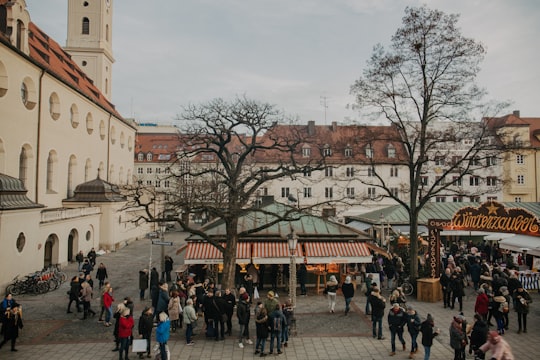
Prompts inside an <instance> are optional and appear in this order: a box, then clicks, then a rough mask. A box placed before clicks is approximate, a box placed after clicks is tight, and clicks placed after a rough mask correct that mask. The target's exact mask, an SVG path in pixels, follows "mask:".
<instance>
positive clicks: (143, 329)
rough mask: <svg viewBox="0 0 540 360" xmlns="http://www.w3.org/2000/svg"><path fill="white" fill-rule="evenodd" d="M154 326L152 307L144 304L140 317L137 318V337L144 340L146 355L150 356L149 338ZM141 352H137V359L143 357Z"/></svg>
mask: <svg viewBox="0 0 540 360" xmlns="http://www.w3.org/2000/svg"><path fill="white" fill-rule="evenodd" d="M153 327H154V314H153V312H152V308H151V307H149V306H146V307H145V308H144V310H143V311H142V314H141V317H140V318H139V325H138V330H139V337H140V338H142V339H145V340H146V357H147V358H151V357H152V356H151V355H150V348H151V342H152V340H151V338H152V329H153ZM143 354H144V353H142V352H140V353H139V359H142V358H143Z"/></svg>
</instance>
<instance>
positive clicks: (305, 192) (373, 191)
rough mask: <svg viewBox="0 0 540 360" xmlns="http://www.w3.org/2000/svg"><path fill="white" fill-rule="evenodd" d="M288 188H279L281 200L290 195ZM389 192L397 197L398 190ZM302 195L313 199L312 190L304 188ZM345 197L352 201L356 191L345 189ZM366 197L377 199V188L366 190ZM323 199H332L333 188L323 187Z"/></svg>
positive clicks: (371, 187)
mask: <svg viewBox="0 0 540 360" xmlns="http://www.w3.org/2000/svg"><path fill="white" fill-rule="evenodd" d="M290 191H291V190H290V188H288V187H282V188H281V197H282V198H288V197H289V195H290V193H291V192H290ZM390 192H391V193H392V195H393V196H395V197H398V194H399V189H398V188H390ZM302 194H303V196H304V198H311V197H313V192H312V188H310V187H305V188H303V190H302ZM345 195H346V196H347V197H348V198H351V199H354V198H355V197H356V190H355V188H354V187H347V188H345ZM367 195H368V197H369V198H370V199H374V198H376V197H377V188H376V187H373V186H370V187H368V188H367ZM324 197H325V198H326V199H333V198H334V188H333V187H325V188H324Z"/></svg>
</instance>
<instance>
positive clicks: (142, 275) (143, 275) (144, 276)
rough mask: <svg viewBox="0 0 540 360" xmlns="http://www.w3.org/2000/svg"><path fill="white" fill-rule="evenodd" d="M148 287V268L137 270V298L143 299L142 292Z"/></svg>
mask: <svg viewBox="0 0 540 360" xmlns="http://www.w3.org/2000/svg"><path fill="white" fill-rule="evenodd" d="M146 289H148V269H143V270H140V271H139V300H141V301H143V300H144V293H145V292H146Z"/></svg>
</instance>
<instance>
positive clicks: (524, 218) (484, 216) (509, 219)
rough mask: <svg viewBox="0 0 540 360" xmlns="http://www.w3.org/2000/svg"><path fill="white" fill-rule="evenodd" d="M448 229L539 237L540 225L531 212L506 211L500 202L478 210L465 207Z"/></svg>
mask: <svg viewBox="0 0 540 360" xmlns="http://www.w3.org/2000/svg"><path fill="white" fill-rule="evenodd" d="M449 225H450V226H449V227H447V229H449V230H450V229H451V230H471V231H472V230H479V231H492V232H509V233H516V234H525V235H533V236H538V235H540V234H539V230H540V223H539V222H538V219H536V217H535V216H534V215H533V214H531V213H530V212H528V211H526V210H524V209H520V208H509V209H506V208H505V207H504V206H503V205H502V204H500V203H498V202H495V201H493V202H487V203H484V204H482V205H480V206H479V207H477V208H473V207H470V206H468V207H465V208H462V209H460V210H458V211H457V212H456V213H455V214H454V216H453V217H452V221H451V223H450V224H449Z"/></svg>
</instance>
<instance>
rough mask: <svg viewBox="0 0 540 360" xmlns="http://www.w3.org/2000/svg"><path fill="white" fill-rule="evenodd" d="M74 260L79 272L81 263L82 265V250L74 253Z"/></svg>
mask: <svg viewBox="0 0 540 360" xmlns="http://www.w3.org/2000/svg"><path fill="white" fill-rule="evenodd" d="M75 260H76V261H77V264H78V265H77V271H79V272H81V271H82V265H83V262H84V254H83V252H82V250H80V251H79V252H78V253H77V255H75Z"/></svg>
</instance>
